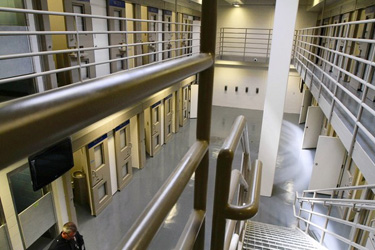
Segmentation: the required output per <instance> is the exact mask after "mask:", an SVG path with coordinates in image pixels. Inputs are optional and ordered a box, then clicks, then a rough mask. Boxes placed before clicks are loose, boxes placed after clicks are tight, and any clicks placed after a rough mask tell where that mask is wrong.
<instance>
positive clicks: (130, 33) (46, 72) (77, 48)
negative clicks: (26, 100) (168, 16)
mask: <svg viewBox="0 0 375 250" xmlns="http://www.w3.org/2000/svg"><path fill="white" fill-rule="evenodd" d="M3 12H10V13H22V14H25V15H27V14H28V15H34V16H36V15H48V16H60V17H64V18H78V17H80V18H86V19H95V20H96V19H100V20H104V21H114V20H116V21H121V22H125V23H126V22H134V23H136V22H141V23H157V24H170V25H174V26H175V27H177V26H184V27H185V26H189V27H190V29H189V30H186V31H185V30H177V28H176V30H175V31H172V30H170V31H167V30H154V31H148V30H126V29H125V30H121V31H114V30H95V31H87V30H78V26H77V23H76V25H75V27H74V28H73V29H72V30H64V31H60V30H59V31H54V30H35V28H29V29H27V30H24V31H12V30H10V31H0V37H1V36H28V37H32V36H38V37H47V36H49V37H51V36H53V35H63V36H66V37H67V36H72V37H75V39H76V41H75V45H74V47H73V45H69V47H70V48H66V49H62V50H53V48H50V49H49V50H45V51H39V49H32V50H31V51H30V52H29V53H15V54H5V55H2V56H0V60H8V59H13V58H25V57H35V58H36V60H39V59H40V58H39V59H38V57H41V56H46V55H56V54H74V53H75V54H76V55H77V62H76V63H77V65H72V66H68V65H65V64H64V66H66V67H64V66H62V65H59V68H58V69H54V68H55V67H56V66H57V65H53V66H52V67H51V68H52V69H51V68H49V67H42V68H41V69H39V70H36V72H33V73H31V74H22V75H16V76H11V77H8V78H4V79H0V84H3V83H9V82H14V81H20V80H26V79H33V78H35V79H37V78H38V77H45V76H52V77H53V76H54V75H55V74H57V73H63V72H68V71H73V70H82V69H87V68H90V67H94V66H98V65H103V64H107V65H109V64H113V63H116V62H119V61H124V62H132V61H129V60H137V59H139V58H145V57H146V56H153V55H160V58H158V59H157V62H160V61H166V60H168V59H170V57H173V58H174V59H175V58H179V57H182V56H191V55H194V54H195V53H192V49H193V48H195V47H197V46H199V45H194V46H193V45H192V43H193V42H196V43H197V44H199V39H193V38H192V37H191V36H193V35H194V34H196V33H198V31H193V29H192V27H199V26H200V25H199V24H192V23H178V22H166V21H158V20H145V19H134V18H125V17H112V16H105V15H93V14H79V13H69V12H55V11H49V10H48V11H47V10H31V9H19V8H4V7H0V13H3ZM29 25H30V27H32V26H33V22H31V23H30V24H29ZM93 34H95V35H97V34H103V35H108V36H110V35H114V34H118V35H120V34H121V35H123V36H124V37H125V41H127V42H126V43H124V44H118V45H108V46H95V47H90V48H88V47H83V46H81V45H82V44H81V43H80V35H93ZM139 34H169V35H170V36H171V38H172V37H174V39H173V40H172V39H171V40H167V39H166V40H163V39H161V40H158V39H157V41H154V42H142V43H139V41H138V42H135V43H132V44H130V43H128V41H129V39H131V38H132V37H134V40H137V39H136V37H135V36H137V35H139ZM182 34H187V36H186V37H184V38H181V39H177V38H178V37H179V36H180V35H182ZM197 41H198V42H197ZM182 42H186V43H187V44H188V46H184V45H182V44H179V43H182ZM164 43H175V44H176V45H175V48H170V49H166V50H164V49H160V48H158V49H157V50H156V51H154V52H151V51H148V50H146V52H147V53H142V54H140V53H139V52H137V53H135V54H134V55H132V52H129V53H128V48H129V47H137V46H141V45H159V46H161V44H164ZM116 48H119V49H122V48H125V49H126V52H124V54H122V56H121V57H120V58H112V59H109V60H100V61H98V60H97V58H95V61H93V62H92V61H90V63H82V61H81V55H83V52H85V51H97V50H102V49H116ZM33 50H35V51H33ZM182 50H184V52H183V53H182V54H183V55H182V56H181V55H180V53H179V52H180V51H182ZM164 52H176V54H175V55H172V54H171V55H170V56H169V58H164V56H161V55H163V53H164ZM134 63H135V62H134ZM129 67H130V68H133V67H139V64H136V65H132V66H127V67H126V69H124V70H127V69H129ZM78 72H80V71H78ZM0 78H1V76H0ZM39 79H41V78H39ZM79 81H81V82H83V81H85V79H84V78H82V75H81V73H79ZM64 85H65V83H64ZM53 87H57V86H56V83H54V84H53ZM49 88H51V87H49ZM42 91H43V89H40V92H42Z"/></svg>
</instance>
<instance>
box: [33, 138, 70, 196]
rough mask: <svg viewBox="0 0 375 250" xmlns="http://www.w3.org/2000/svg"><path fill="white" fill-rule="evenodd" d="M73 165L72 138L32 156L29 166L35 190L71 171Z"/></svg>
mask: <svg viewBox="0 0 375 250" xmlns="http://www.w3.org/2000/svg"><path fill="white" fill-rule="evenodd" d="M73 165H74V162H73V151H72V142H71V140H70V138H67V139H64V140H63V141H60V142H59V143H56V144H54V145H52V146H50V147H48V148H46V149H44V150H42V151H40V152H38V153H36V154H34V155H32V156H30V157H29V166H30V173H31V180H32V183H33V189H34V191H36V190H38V189H40V188H42V187H44V186H45V185H47V184H49V183H51V182H52V181H54V180H56V179H57V178H59V177H60V176H61V175H63V174H64V173H66V172H67V171H69V169H71V168H72V167H73Z"/></svg>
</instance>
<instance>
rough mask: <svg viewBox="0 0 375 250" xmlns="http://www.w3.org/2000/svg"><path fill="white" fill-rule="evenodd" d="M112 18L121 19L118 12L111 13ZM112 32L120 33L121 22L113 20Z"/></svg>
mask: <svg viewBox="0 0 375 250" xmlns="http://www.w3.org/2000/svg"><path fill="white" fill-rule="evenodd" d="M113 15H114V17H121V12H120V11H114V13H113ZM114 30H115V31H120V30H121V21H120V20H114Z"/></svg>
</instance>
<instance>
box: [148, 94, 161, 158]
mask: <svg viewBox="0 0 375 250" xmlns="http://www.w3.org/2000/svg"><path fill="white" fill-rule="evenodd" d="M150 118H151V121H150V123H151V141H150V143H151V151H150V155H151V156H154V155H155V154H156V153H158V152H159V151H160V149H161V145H162V144H161V101H159V102H157V103H155V104H153V105H152V106H151V114H150Z"/></svg>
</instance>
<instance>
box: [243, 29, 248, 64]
mask: <svg viewBox="0 0 375 250" xmlns="http://www.w3.org/2000/svg"><path fill="white" fill-rule="evenodd" d="M246 38H247V29H245V41H244V44H243V60H244V61H245V56H246Z"/></svg>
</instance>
